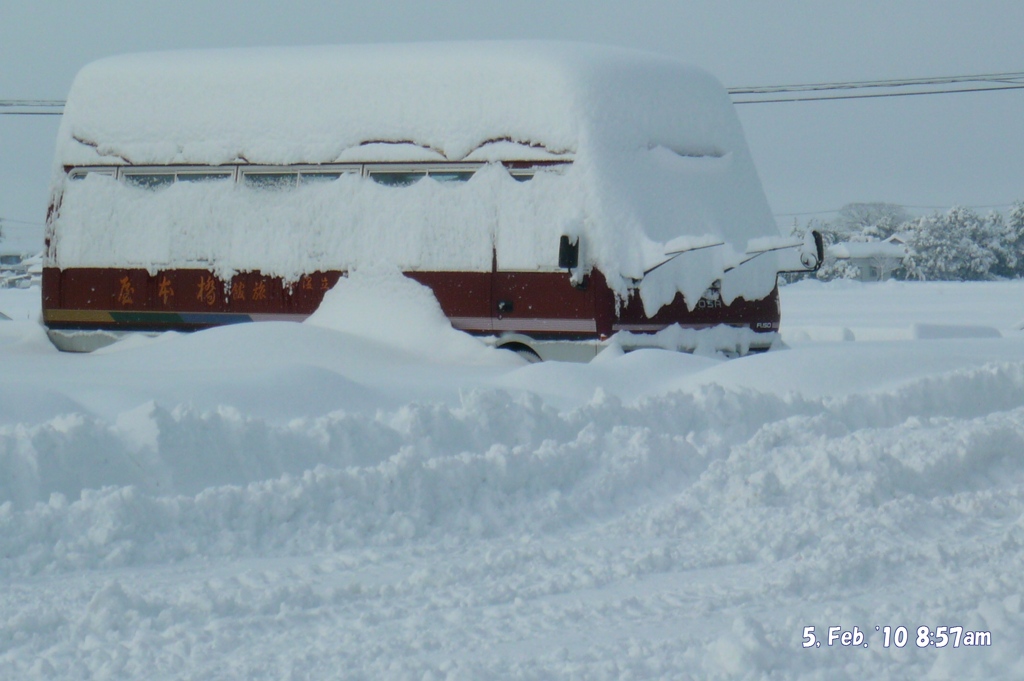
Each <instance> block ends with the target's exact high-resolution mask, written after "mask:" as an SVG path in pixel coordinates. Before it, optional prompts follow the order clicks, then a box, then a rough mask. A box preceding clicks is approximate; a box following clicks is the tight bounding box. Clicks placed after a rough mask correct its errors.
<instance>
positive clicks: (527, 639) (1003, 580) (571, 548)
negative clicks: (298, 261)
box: [0, 271, 1024, 681]
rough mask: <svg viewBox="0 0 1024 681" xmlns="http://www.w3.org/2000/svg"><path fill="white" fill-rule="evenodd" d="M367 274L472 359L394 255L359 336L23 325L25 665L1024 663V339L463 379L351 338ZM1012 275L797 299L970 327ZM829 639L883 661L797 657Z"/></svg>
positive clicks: (679, 668)
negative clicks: (926, 639) (805, 641)
mask: <svg viewBox="0 0 1024 681" xmlns="http://www.w3.org/2000/svg"><path fill="white" fill-rule="evenodd" d="M375 278H379V279H380V281H379V282H375V281H374V280H375ZM371 284H373V285H378V284H379V285H386V286H393V287H394V288H395V292H396V295H395V296H394V299H395V300H396V301H399V302H398V303H397V304H398V305H399V306H401V305H406V306H407V313H408V314H409V315H410V324H411V321H412V318H416V319H419V320H420V321H419V322H417V323H415V325H412V324H411V325H410V327H409V328H417V329H422V330H423V336H424V337H429V338H433V339H435V340H436V341H437V342H439V343H449V342H452V338H451V337H450V336H449V333H448V331H447V327H445V326H444V324H442V323H440V320H439V319H438V317H437V315H436V310H434V308H432V307H430V306H429V305H428V300H427V299H426V298H425V297H422V291H421V290H420V289H418V288H416V287H415V286H412V285H410V284H408V283H406V282H404V281H403V280H401V279H397V278H396V277H394V276H393V274H382V273H380V272H372V271H369V272H365V271H364V272H361V273H360V272H355V273H353V276H352V277H351V278H350V279H349V280H348V281H347V282H345V283H344V285H342V286H340V287H339V288H338V289H337V290H336V291H335V292H334V293H333V294H332V295H331V297H330V299H329V304H328V305H327V306H326V307H325V309H324V311H323V312H324V314H323V319H321V321H322V322H324V323H327V324H329V325H333V326H334V328H326V327H324V326H316V325H314V324H273V323H268V324H264V325H256V324H253V325H243V326H239V327H229V328H218V329H213V330H210V331H208V332H200V333H196V334H192V335H190V336H178V335H171V336H167V337H164V338H161V339H157V340H154V341H152V342H150V343H148V344H141V343H140V344H137V345H136V346H135V347H129V348H121V349H115V348H111V349H110V350H108V351H106V352H103V353H99V354H92V355H87V356H77V355H67V354H62V353H57V352H56V351H54V350H53V349H52V348H51V347H50V346H49V345H48V343H47V341H46V339H45V337H44V336H43V335H42V333H41V331H39V329H38V327H36V331H35V334H36V335H35V336H32V335H31V334H28V333H27V332H26V328H27V326H28V325H30V324H31V323H30V322H27V321H9V322H3V323H0V341H2V342H0V677H3V678H19V679H20V678H69V677H71V678H95V679H120V678H137V677H142V676H145V677H146V678H148V679H153V680H154V681H162V680H163V679H180V678H223V677H229V678H238V677H242V678H267V679H270V678H274V679H277V678H289V677H292V678H335V677H344V678H355V679H359V678H367V679H369V678H373V679H430V678H434V679H453V680H455V679H477V678H488V679H492V678H493V679H524V678H526V679H551V678H629V677H633V678H643V679H647V678H666V679H678V678H700V679H725V678H737V677H739V678H772V679H807V678H812V679H814V678H821V679H825V678H828V679H841V680H846V679H849V680H851V681H852V680H854V679H857V680H859V679H865V678H871V679H905V678H936V679H942V678H985V679H989V678H991V679H1016V678H1020V677H1021V675H1022V674H1024V654H1022V651H1021V648H1020V646H1019V645H1018V642H1019V641H1020V640H1021V638H1022V637H1024V617H1022V603H1024V570H1022V569H1021V568H1022V566H1024V461H1022V458H1021V456H1020V452H1021V451H1024V361H1022V360H1021V357H1022V354H1024V353H1022V352H1021V346H1022V342H1021V341H1022V337H1021V334H1020V333H1016V332H1010V331H1007V330H1006V328H1005V326H1003V327H1000V328H1001V330H1002V331H1003V335H1002V337H999V338H995V337H993V338H966V339H963V338H961V339H957V338H938V339H933V340H921V339H913V338H910V336H909V335H908V337H907V340H904V341H901V342H899V343H897V342H888V343H884V342H878V343H866V342H845V341H844V342H835V343H831V344H830V343H824V342H819V343H817V344H813V345H812V344H808V345H804V346H797V347H795V348H793V349H792V350H784V351H772V352H769V353H764V354H762V355H758V356H752V357H745V358H743V359H740V360H735V361H731V362H721V361H716V360H713V359H710V358H707V357H699V356H691V355H680V354H678V353H667V352H663V351H658V350H645V351H641V352H637V353H631V354H626V355H622V354H617V353H614V352H612V353H609V354H608V355H607V356H602V358H601V361H595V362H593V363H591V364H588V365H563V364H560V363H545V364H541V365H531V366H519V365H516V367H515V368H514V367H513V365H512V364H502V363H498V362H495V363H493V364H484V363H481V364H475V365H472V366H468V365H467V366H460V364H458V363H456V362H454V361H451V362H448V361H444V362H425V361H424V360H423V356H422V354H420V355H417V354H415V353H414V352H412V351H411V350H410V349H409V348H408V347H405V348H403V347H401V346H402V343H401V341H400V340H399V341H396V340H395V339H396V337H397V338H399V339H401V338H402V337H403V335H404V334H405V333H406V332H407V329H394V330H393V333H389V334H385V335H384V337H383V338H382V339H381V340H372V339H370V338H369V337H367V336H365V335H356V334H355V333H353V332H352V331H351V330H345V326H346V325H347V324H349V316H348V315H349V314H352V315H358V314H364V313H365V312H366V309H367V308H368V302H369V299H370V297H369V296H368V295H366V293H367V290H368V289H370V288H372V286H371ZM1018 287H1019V284H1017V283H1013V282H1002V283H998V284H997V283H990V284H987V285H984V286H977V287H971V286H968V287H967V288H966V289H959V288H948V287H947V286H946V285H921V286H901V287H895V288H889V289H887V288H886V287H884V286H883V287H880V288H875V287H871V286H867V285H857V286H852V287H832V286H813V287H797V288H794V290H793V291H790V292H787V291H786V289H784V290H783V296H784V297H785V296H787V295H791V294H795V300H796V301H797V302H798V303H802V304H800V305H793V306H792V307H790V308H788V309H789V310H791V311H792V313H793V316H794V317H796V318H798V319H806V318H807V317H808V316H809V312H808V311H809V310H813V309H826V310H829V311H830V312H829V313H828V314H825V313H822V314H818V315H814V316H815V318H817V319H818V320H819V322H820V323H821V324H822V325H823V326H830V325H831V326H836V327H842V326H843V324H844V323H849V324H852V326H856V327H858V328H860V327H862V326H863V325H864V324H865V322H866V321H868V320H869V319H870V314H869V312H870V310H872V309H874V310H876V314H877V317H878V319H879V320H881V321H880V323H889V322H890V321H891V322H895V320H897V319H899V318H900V317H902V318H903V319H904V325H906V324H908V323H911V322H912V321H915V320H918V319H919V320H920V323H940V321H941V320H943V319H945V320H946V321H947V322H950V323H956V324H962V325H964V326H968V325H972V324H975V325H987V324H989V323H990V320H991V319H1003V323H1004V324H1005V319H1006V317H1007V315H1006V314H1005V311H1006V309H1011V310H1012V309H1014V306H1015V305H1017V302H1016V301H1017V300H1018V298H1019V297H1016V296H1014V295H1011V294H1012V293H1014V292H1015V291H1016V290H1017V288H1018ZM787 288H789V287H787ZM894 290H896V291H898V292H899V293H900V294H901V295H900V296H892V295H887V294H891V293H892V292H893V291H894ZM9 295H11V294H10V293H9V292H8V293H0V306H3V304H4V303H6V301H7V300H8V299H9V298H8V296H9ZM816 296H817V297H816ZM972 296H973V301H974V304H965V305H963V307H962V308H961V307H958V306H957V305H956V304H953V305H952V307H951V304H952V303H957V302H961V303H963V302H967V303H970V302H972ZM836 298H839V299H841V300H845V301H852V302H854V303H855V304H854V305H852V306H849V307H843V306H839V305H836V304H834V301H835V299H836ZM933 298H934V299H935V300H941V299H944V300H946V301H947V305H946V306H936V307H935V315H936V316H934V317H931V318H929V317H927V316H920V317H914V319H913V320H912V319H911V318H910V316H909V315H906V314H901V311H900V310H899V309H893V307H895V306H896V305H897V303H895V302H893V301H897V300H898V301H899V303H898V304H899V305H904V304H907V305H909V306H910V307H911V308H913V309H914V311H915V315H922V314H923V313H922V310H927V309H928V307H929V306H928V305H927V304H924V303H926V302H927V301H928V300H930V299H933ZM830 300H831V301H833V304H832V305H831V306H829V305H828V303H829V301H830ZM879 300H888V301H890V302H889V305H890V306H891V307H888V308H881V309H880V308H879V303H878V301H879ZM857 301H859V303H858V302H857ZM918 303H921V304H918ZM997 303H998V305H1001V306H1003V308H1001V309H1002V312H1000V310H999V309H997V308H996V305H997ZM951 309H955V310H956V311H955V312H953V313H951V312H950V310H951ZM10 339H16V340H13V341H12V342H6V341H7V340H10ZM33 343H34V345H33ZM387 343H395V344H393V345H389V344H387ZM490 354H491V356H493V357H495V358H496V359H497V358H498V357H499V356H500V353H497V352H493V353H490ZM469 356H470V357H473V356H474V355H469ZM18 397H22V398H23V399H22V400H20V401H18V399H17V398H18ZM920 625H927V626H929V627H932V628H933V629H934V628H935V627H937V626H957V625H959V626H963V627H965V628H966V629H968V630H970V631H988V632H991V645H989V646H983V647H964V646H961V647H959V648H956V649H954V648H952V647H951V646H947V647H946V648H944V649H941V650H940V649H936V648H934V647H927V648H918V647H917V645H916V643H915V640H916V627H917V626H920ZM807 626H814V627H815V631H816V633H817V634H818V635H819V636H821V635H827V628H828V627H830V626H842V627H843V628H844V629H845V630H850V629H851V628H852V627H853V626H857V627H858V628H859V629H860V630H861V631H863V632H864V633H865V635H866V636H867V640H868V643H869V648H867V649H864V648H857V649H853V648H844V647H841V646H832V647H828V646H826V645H824V644H823V645H822V647H821V648H820V649H813V650H805V649H803V648H802V646H801V640H802V634H803V631H804V628H805V627H807ZM875 626H879V627H881V626H891V627H893V628H895V627H898V626H905V627H907V628H908V629H909V639H910V640H909V642H908V644H907V645H906V647H904V648H897V647H895V646H890V647H889V648H885V647H883V645H882V637H881V634H880V633H879V632H875V630H874V627H875Z"/></svg>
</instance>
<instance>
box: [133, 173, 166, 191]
mask: <svg viewBox="0 0 1024 681" xmlns="http://www.w3.org/2000/svg"><path fill="white" fill-rule="evenodd" d="M124 181H125V182H127V183H128V184H129V185H131V186H132V187H139V188H140V189H160V188H161V187H166V186H168V185H170V184H172V183H173V182H174V173H125V174H124Z"/></svg>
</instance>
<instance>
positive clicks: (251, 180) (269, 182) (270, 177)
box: [242, 173, 299, 189]
mask: <svg viewBox="0 0 1024 681" xmlns="http://www.w3.org/2000/svg"><path fill="white" fill-rule="evenodd" d="M242 181H243V182H244V183H245V186H246V187H252V188H253V189H292V188H294V187H296V186H297V185H298V182H299V174H298V173H245V174H243V175H242Z"/></svg>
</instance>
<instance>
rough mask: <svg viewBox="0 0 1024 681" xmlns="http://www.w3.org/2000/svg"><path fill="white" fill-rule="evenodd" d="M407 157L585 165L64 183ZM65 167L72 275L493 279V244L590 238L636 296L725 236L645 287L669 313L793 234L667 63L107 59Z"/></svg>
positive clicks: (230, 55) (456, 51)
mask: <svg viewBox="0 0 1024 681" xmlns="http://www.w3.org/2000/svg"><path fill="white" fill-rule="evenodd" d="M382 142H387V143H401V144H400V145H391V144H381V143H382ZM395 146H402V147H409V146H413V147H415V148H416V149H418V150H419V153H418V155H417V159H418V160H448V161H459V160H464V159H467V158H469V159H478V160H493V159H495V158H498V157H501V160H521V159H523V158H524V156H525V157H527V158H529V159H530V160H541V161H543V160H549V159H551V158H561V159H567V160H572V166H571V168H570V169H569V170H568V171H566V172H565V173H564V175H561V176H557V177H555V178H552V179H551V180H550V181H544V182H541V183H537V180H533V181H531V182H526V183H523V184H524V185H527V186H524V187H519V188H514V187H512V186H511V184H515V183H511V181H510V180H509V179H508V177H507V175H506V177H505V180H506V181H505V183H504V185H503V184H502V183H501V182H500V181H499V179H498V178H497V177H494V175H496V173H494V172H492V173H478V174H484V175H489V177H488V178H480V179H479V181H478V180H477V178H474V179H473V180H471V181H470V182H468V183H466V184H465V186H459V187H454V188H453V187H445V186H440V184H441V183H435V182H425V181H423V182H419V183H417V184H416V185H414V186H412V187H409V188H405V189H396V188H383V187H377V188H376V189H374V188H373V187H372V183H371V182H369V181H368V180H365V179H360V178H342V179H341V180H339V181H338V182H333V183H330V185H329V186H327V187H316V188H310V191H305V190H303V191H300V192H297V193H296V194H294V195H292V194H289V193H287V192H283V193H282V192H276V193H272V195H268V196H262V197H257V196H253V192H251V191H246V190H245V189H244V188H241V187H235V186H231V185H230V183H201V184H199V185H196V186H190V187H178V186H174V187H170V188H168V189H166V190H164V191H163V192H161V193H160V194H161V196H160V197H159V198H157V197H156V195H154V194H153V193H152V192H144V191H142V190H139V189H137V188H129V187H123V186H118V185H117V184H116V183H114V182H112V181H110V180H108V179H105V178H89V179H87V180H85V181H83V182H78V183H70V184H68V185H67V186H66V187H65V179H64V171H63V169H64V168H65V167H67V166H83V165H85V166H88V165H94V166H95V165H167V164H197V165H223V164H238V163H247V164H271V165H287V164H294V163H332V162H338V161H355V162H359V161H362V162H366V161H375V160H380V158H381V157H380V153H381V149H390V150H392V151H393V149H394V147H395ZM524 150H530V151H531V153H526V152H525V151H524ZM506 152H508V153H509V154H510V156H509V157H507V158H505V156H504V154H505V153H506ZM424 155H425V156H424ZM421 157H422V158H421ZM388 158H391V157H390V156H389V157H388ZM391 160H394V159H391ZM407 160H414V159H412V158H409V159H407ZM57 166H58V168H57V171H56V174H55V186H54V193H55V200H56V202H57V203H59V205H60V206H61V210H60V213H59V215H58V216H57V217H56V219H55V221H54V222H53V224H52V225H51V228H50V230H51V248H50V252H49V256H48V264H50V265H55V266H60V267H73V266H142V267H147V268H162V267H194V266H205V265H206V263H208V262H209V263H210V264H211V266H212V267H214V268H217V269H218V271H219V272H221V273H222V275H223V274H226V273H230V272H233V271H247V270H254V269H260V270H262V271H264V272H265V273H267V274H272V275H279V276H282V277H284V278H285V279H287V280H294V279H296V278H297V277H298V276H299V275H301V274H302V273H303V272H310V271H315V270H317V269H340V268H344V267H346V266H348V265H349V264H350V261H351V260H353V259H355V260H358V261H359V262H360V263H363V262H369V261H375V260H380V259H383V260H384V261H386V262H388V263H390V264H392V265H394V266H397V267H400V268H404V269H475V270H478V271H479V270H482V269H487V268H489V266H490V263H491V261H490V256H489V255H488V254H489V253H490V251H491V248H492V247H493V246H494V245H495V244H496V245H497V250H498V257H499V259H500V261H501V262H500V263H499V265H500V266H503V267H508V268H510V269H516V268H528V269H536V268H537V267H541V268H554V267H555V266H556V264H557V263H556V257H557V243H558V237H559V236H560V235H562V234H569V235H572V236H576V235H579V236H582V237H583V238H584V241H585V244H586V248H585V255H586V259H585V262H584V263H583V266H584V267H585V268H590V267H597V268H599V269H600V270H601V271H602V272H604V273H605V275H606V276H607V277H608V279H609V282H610V284H611V286H612V287H613V289H615V290H616V291H618V292H619V293H620V294H625V293H626V291H627V289H628V287H629V286H630V285H631V282H633V281H634V280H640V279H642V278H643V275H644V272H645V271H646V270H647V269H649V268H650V267H651V265H652V264H653V263H656V262H658V261H660V260H661V259H663V257H664V253H665V244H667V243H668V242H670V241H673V240H674V239H677V238H678V237H679V236H681V235H690V236H698V237H702V238H703V237H708V236H710V237H714V238H716V239H719V240H723V241H725V242H726V244H727V245H726V246H725V247H722V248H721V249H718V250H716V251H715V252H713V253H712V252H706V253H704V254H703V255H702V256H701V257H682V258H679V259H678V261H677V262H675V263H674V264H673V265H672V266H671V267H666V268H664V269H662V270H659V273H658V276H657V277H652V278H651V279H650V281H646V280H645V281H644V283H643V284H642V285H641V293H642V295H643V296H644V301H645V304H647V306H648V308H649V309H650V310H652V311H653V310H656V309H658V307H660V305H661V304H663V303H664V302H666V301H667V300H670V299H671V297H672V296H674V295H675V293H676V291H682V292H683V293H684V294H685V295H686V296H687V298H688V299H690V300H692V301H696V300H697V299H699V297H700V295H701V293H703V291H704V290H705V289H706V288H707V287H708V286H709V285H710V284H711V283H712V282H713V281H714V280H716V279H719V278H722V275H723V271H724V270H725V269H727V268H728V266H729V265H731V264H735V263H736V262H737V261H738V260H739V254H742V253H743V252H745V251H746V250H747V248H748V244H749V243H750V242H751V241H752V240H755V239H758V238H760V237H764V236H765V235H777V230H776V227H775V223H774V220H773V218H772V216H771V212H770V210H769V208H768V204H767V201H766V200H765V197H764V193H763V191H762V189H761V186H760V181H759V180H758V177H757V174H756V171H755V170H754V166H753V162H752V160H751V157H750V154H749V151H748V150H747V147H746V143H745V141H744V139H743V133H742V130H741V128H740V125H739V122H738V119H737V117H736V114H735V112H734V111H733V109H732V104H731V102H730V100H729V98H728V96H727V95H726V93H725V91H724V90H723V89H722V88H721V86H720V85H719V84H718V83H717V82H716V81H715V80H714V79H713V78H712V77H711V76H709V75H707V74H705V73H703V72H701V71H699V70H697V69H694V68H692V67H689V66H685V65H682V64H679V63H677V62H675V61H673V60H671V59H668V58H664V57H660V56H656V55H651V54H645V53H639V52H630V51H625V50H618V49H613V48H603V47H595V46H586V45H562V44H550V43H466V44H419V45H387V46H383V45H362V46H339V47H318V48H288V49H268V50H224V51H204V52H178V53H154V54H146V55H131V56H123V57H114V58H108V59H104V60H100V61H98V62H95V63H93V64H90V65H89V66H87V67H85V68H84V69H83V70H82V71H81V72H80V73H79V75H78V77H77V78H76V80H75V83H74V85H73V86H72V89H71V92H70V94H69V96H68V103H67V106H66V107H65V113H64V117H63V120H62V125H61V129H60V133H59V136H58V142H57ZM218 184H223V186H216V185H218ZM535 184H539V185H540V186H533V185H535ZM505 185H508V186H505ZM313 189H315V191H312V190H313ZM299 194H301V196H299ZM495 207H496V209H497V212H498V215H497V216H495ZM172 235H174V236H173V237H172ZM776 269H777V263H776V260H775V256H774V255H773V254H772V255H767V256H763V257H761V258H758V259H756V260H755V261H752V262H751V263H750V264H747V265H744V266H742V267H740V268H738V269H736V270H733V271H731V272H729V273H728V274H727V275H725V277H724V282H723V287H722V292H723V296H724V297H725V298H726V300H727V301H731V300H732V299H733V298H735V297H736V296H739V295H742V296H745V297H747V298H749V299H756V298H761V297H763V296H764V295H767V294H768V293H769V292H770V291H771V289H772V288H773V287H774V284H775V271H776Z"/></svg>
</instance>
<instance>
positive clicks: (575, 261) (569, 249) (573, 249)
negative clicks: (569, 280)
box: [558, 234, 580, 270]
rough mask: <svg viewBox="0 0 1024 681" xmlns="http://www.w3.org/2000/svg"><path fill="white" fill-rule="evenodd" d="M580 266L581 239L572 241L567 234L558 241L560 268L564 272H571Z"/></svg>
mask: <svg viewBox="0 0 1024 681" xmlns="http://www.w3.org/2000/svg"><path fill="white" fill-rule="evenodd" d="M579 264H580V238H579V237H576V238H575V239H573V240H572V241H570V240H569V237H568V236H566V235H565V234H563V235H562V238H560V239H559V240H558V266H559V267H560V268H561V269H564V270H571V269H573V268H574V267H579Z"/></svg>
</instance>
